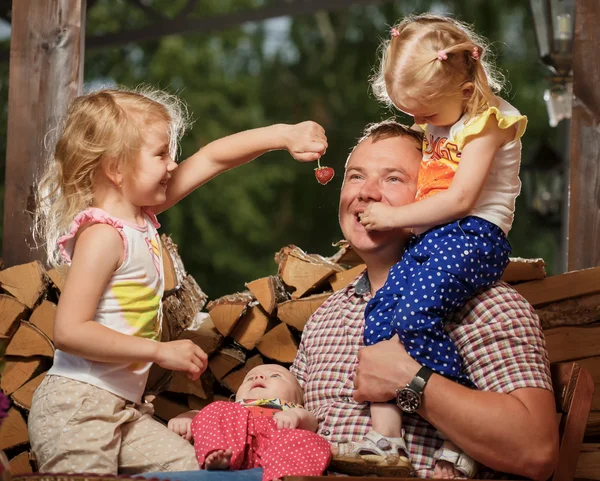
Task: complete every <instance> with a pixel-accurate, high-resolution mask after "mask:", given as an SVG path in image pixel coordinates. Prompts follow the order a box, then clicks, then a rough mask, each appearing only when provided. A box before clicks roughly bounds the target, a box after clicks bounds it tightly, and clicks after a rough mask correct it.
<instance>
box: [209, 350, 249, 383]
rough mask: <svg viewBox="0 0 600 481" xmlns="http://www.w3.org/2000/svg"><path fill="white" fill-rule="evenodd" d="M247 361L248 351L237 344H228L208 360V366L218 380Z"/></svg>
mask: <svg viewBox="0 0 600 481" xmlns="http://www.w3.org/2000/svg"><path fill="white" fill-rule="evenodd" d="M244 362H246V353H245V352H244V351H243V350H242V349H240V348H239V347H237V346H236V345H231V346H226V347H224V348H223V349H221V350H220V351H219V352H216V353H215V354H214V355H213V356H211V358H210V359H209V360H208V367H209V369H210V370H211V372H212V373H213V375H214V376H215V379H217V381H220V380H221V379H223V378H224V377H225V376H226V375H227V374H229V373H230V372H231V371H233V370H234V369H235V368H237V367H238V366H240V365H241V364H243V363H244Z"/></svg>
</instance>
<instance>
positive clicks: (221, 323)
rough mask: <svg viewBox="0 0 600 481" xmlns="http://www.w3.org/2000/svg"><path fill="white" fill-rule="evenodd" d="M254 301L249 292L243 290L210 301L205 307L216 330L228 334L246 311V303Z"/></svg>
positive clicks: (224, 334)
mask: <svg viewBox="0 0 600 481" xmlns="http://www.w3.org/2000/svg"><path fill="white" fill-rule="evenodd" d="M254 301H255V300H254V296H252V294H251V293H250V292H247V291H244V292H238V293H236V294H230V295H227V296H223V297H220V298H219V299H217V300H215V301H211V302H209V303H208V306H206V308H207V309H208V312H209V314H210V318H211V319H212V321H213V323H214V325H215V327H216V328H217V330H218V331H219V332H220V333H221V334H222V335H223V336H229V334H231V331H232V330H233V328H234V327H235V325H236V324H237V322H238V321H239V320H240V318H241V317H242V315H244V313H245V312H246V309H247V306H248V304H250V303H251V302H254Z"/></svg>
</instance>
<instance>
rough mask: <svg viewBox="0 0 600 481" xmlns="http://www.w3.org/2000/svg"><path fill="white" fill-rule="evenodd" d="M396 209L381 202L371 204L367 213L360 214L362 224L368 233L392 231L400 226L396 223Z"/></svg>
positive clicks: (366, 210)
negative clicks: (372, 231)
mask: <svg viewBox="0 0 600 481" xmlns="http://www.w3.org/2000/svg"><path fill="white" fill-rule="evenodd" d="M394 210H395V208H394V207H392V206H389V205H385V204H382V203H381V202H373V203H372V204H369V205H368V206H367V208H366V209H365V211H364V212H363V213H361V214H359V219H360V223H361V224H362V225H363V226H365V229H366V230H368V231H371V230H392V229H395V228H397V227H398V226H397V225H396V224H395V223H394V213H395V212H394Z"/></svg>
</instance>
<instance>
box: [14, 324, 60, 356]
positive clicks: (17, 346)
mask: <svg viewBox="0 0 600 481" xmlns="http://www.w3.org/2000/svg"><path fill="white" fill-rule="evenodd" d="M6 355H7V356H22V357H31V356H48V357H54V346H53V345H52V343H51V342H50V339H48V338H47V337H46V336H45V335H44V333H42V331H40V330H39V329H38V328H37V327H35V326H34V325H32V324H30V323H29V322H27V321H21V324H20V326H19V329H18V330H17V332H16V334H15V335H14V336H13V338H12V340H11V341H10V343H9V344H8V347H7V348H6Z"/></svg>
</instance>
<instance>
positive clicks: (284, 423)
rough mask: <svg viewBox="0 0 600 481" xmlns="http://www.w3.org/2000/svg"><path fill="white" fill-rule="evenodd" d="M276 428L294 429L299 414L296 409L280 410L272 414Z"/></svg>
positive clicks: (297, 422)
mask: <svg viewBox="0 0 600 481" xmlns="http://www.w3.org/2000/svg"><path fill="white" fill-rule="evenodd" d="M273 419H274V420H275V423H276V424H277V429H294V428H297V427H298V425H299V424H300V420H301V416H300V413H299V412H298V410H297V409H288V410H287V411H280V412H278V413H275V414H274V415H273Z"/></svg>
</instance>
